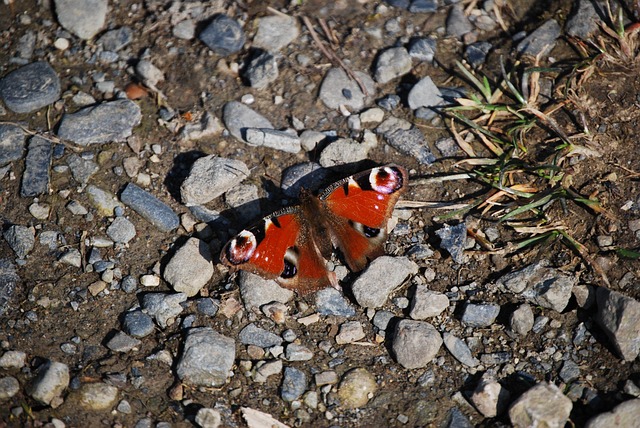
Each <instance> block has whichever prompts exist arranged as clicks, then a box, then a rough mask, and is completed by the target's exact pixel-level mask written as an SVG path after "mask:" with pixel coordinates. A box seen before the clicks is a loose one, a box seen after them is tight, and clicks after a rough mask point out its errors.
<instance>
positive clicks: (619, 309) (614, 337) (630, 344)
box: [596, 287, 640, 361]
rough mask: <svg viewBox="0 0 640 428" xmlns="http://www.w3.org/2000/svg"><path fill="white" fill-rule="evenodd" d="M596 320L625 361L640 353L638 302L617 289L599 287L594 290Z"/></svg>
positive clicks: (639, 308)
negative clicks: (596, 305)
mask: <svg viewBox="0 0 640 428" xmlns="http://www.w3.org/2000/svg"><path fill="white" fill-rule="evenodd" d="M596 300H597V302H598V315H597V317H596V321H597V322H598V324H599V325H600V327H602V329H603V330H604V332H605V333H606V334H607V336H608V337H609V339H610V340H611V342H612V343H613V346H614V347H615V348H616V349H617V350H618V352H619V353H620V355H621V356H622V358H623V359H624V360H625V361H634V360H635V359H636V358H637V357H638V354H639V353H640V335H638V332H639V331H640V302H638V301H637V300H635V299H633V298H631V297H628V296H625V295H624V294H622V293H618V292H617V291H613V290H609V289H607V288H604V287H599V288H598V290H597V291H596Z"/></svg>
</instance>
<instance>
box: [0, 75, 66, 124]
mask: <svg viewBox="0 0 640 428" xmlns="http://www.w3.org/2000/svg"><path fill="white" fill-rule="evenodd" d="M60 92H61V89H60V79H59V78H58V75H57V74H56V72H55V70H54V69H53V68H51V66H50V65H49V64H48V63H46V62H33V63H31V64H27V65H25V66H23V67H20V68H18V69H17V70H14V71H12V72H11V73H9V74H7V75H6V76H5V77H3V78H2V79H0V98H2V100H3V101H4V103H5V105H6V106H7V108H8V109H9V110H11V111H13V112H15V113H31V112H34V111H36V110H40V109H41V108H42V107H45V106H48V105H50V104H53V103H54V102H56V101H57V100H58V98H60Z"/></svg>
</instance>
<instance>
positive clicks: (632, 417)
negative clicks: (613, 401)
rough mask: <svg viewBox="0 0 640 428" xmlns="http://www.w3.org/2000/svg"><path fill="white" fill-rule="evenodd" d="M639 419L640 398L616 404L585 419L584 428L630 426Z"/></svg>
mask: <svg viewBox="0 0 640 428" xmlns="http://www.w3.org/2000/svg"><path fill="white" fill-rule="evenodd" d="M639 419H640V399H635V400H628V401H625V402H624V403H620V404H618V405H617V406H616V407H614V408H613V410H612V411H610V412H605V413H601V414H599V415H598V416H594V417H593V418H591V419H589V420H588V421H587V424H586V425H585V428H614V427H620V428H623V427H632V426H636V425H637V424H638V420H639Z"/></svg>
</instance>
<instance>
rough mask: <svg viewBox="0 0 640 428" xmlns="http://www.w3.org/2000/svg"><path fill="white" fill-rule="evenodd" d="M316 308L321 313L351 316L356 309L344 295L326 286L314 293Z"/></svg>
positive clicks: (354, 313)
mask: <svg viewBox="0 0 640 428" xmlns="http://www.w3.org/2000/svg"><path fill="white" fill-rule="evenodd" d="M315 298H316V309H317V311H318V313H320V314H321V315H326V316H329V315H335V316H339V317H353V316H355V315H356V310H355V309H354V307H353V305H352V304H351V303H349V301H348V300H347V299H346V298H345V297H344V295H343V294H342V293H341V292H339V291H338V290H336V289H335V288H333V287H327V288H325V289H322V290H320V291H318V292H317V293H316V296H315Z"/></svg>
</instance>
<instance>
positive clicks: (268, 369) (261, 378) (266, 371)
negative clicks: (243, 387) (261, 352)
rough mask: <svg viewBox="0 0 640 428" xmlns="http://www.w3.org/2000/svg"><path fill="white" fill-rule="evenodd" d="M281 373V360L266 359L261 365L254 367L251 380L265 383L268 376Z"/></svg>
mask: <svg viewBox="0 0 640 428" xmlns="http://www.w3.org/2000/svg"><path fill="white" fill-rule="evenodd" d="M280 373H282V360H273V361H267V362H266V363H264V364H263V365H261V366H258V367H256V370H255V373H253V380H254V382H257V383H265V382H266V381H267V378H269V376H273V375H276V374H280Z"/></svg>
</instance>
